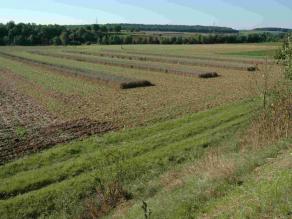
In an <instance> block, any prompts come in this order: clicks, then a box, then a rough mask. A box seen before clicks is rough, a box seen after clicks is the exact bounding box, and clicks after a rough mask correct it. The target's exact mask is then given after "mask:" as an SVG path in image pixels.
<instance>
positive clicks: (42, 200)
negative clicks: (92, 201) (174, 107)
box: [0, 102, 254, 218]
mask: <svg viewBox="0 0 292 219" xmlns="http://www.w3.org/2000/svg"><path fill="white" fill-rule="evenodd" d="M253 109H254V107H253V106H252V104H251V103H250V102H244V103H240V104H237V105H236V104H235V105H229V106H225V107H221V108H216V109H212V110H210V111H206V112H201V113H197V114H193V115H190V116H186V117H183V118H181V119H177V120H171V121H167V122H163V123H159V124H155V125H152V126H148V127H146V128H139V129H132V130H125V131H122V132H117V133H112V134H107V135H104V136H102V137H94V138H90V139H87V140H84V141H77V142H73V143H71V144H67V145H61V146H58V147H55V148H53V149H50V150H47V151H45V152H43V153H40V154H35V155H32V156H29V157H27V158H25V159H21V160H18V161H15V162H12V163H9V164H7V165H5V166H2V167H0V173H1V184H0V194H1V199H2V200H1V201H0V214H1V215H3V216H4V217H5V218H21V217H24V218H29V217H38V216H41V215H51V214H61V213H66V214H67V215H72V214H73V215H74V212H72V211H74V210H76V209H78V208H77V207H76V206H78V207H80V205H81V204H80V201H81V200H82V199H83V198H84V197H85V196H88V195H90V194H92V191H94V189H95V188H96V187H97V186H98V184H97V180H99V179H101V180H102V181H103V182H104V183H105V184H106V183H110V182H111V181H113V180H115V179H116V178H117V177H118V179H119V180H120V181H121V183H122V184H123V185H127V186H126V188H127V189H128V191H129V192H130V193H132V194H134V196H135V195H136V194H139V193H141V194H140V195H143V194H145V193H147V192H146V191H144V192H143V191H141V190H143V189H144V188H143V187H144V186H143V185H144V183H146V182H148V181H149V180H151V179H153V177H155V176H159V175H160V174H162V173H163V172H165V171H167V170H169V169H171V168H173V167H175V166H179V165H182V164H185V163H188V162H193V161H194V160H198V159H200V158H201V157H202V156H203V154H205V153H206V152H208V151H209V150H212V148H213V147H217V146H218V145H219V144H220V142H222V141H224V140H225V139H228V138H229V137H230V136H232V135H233V134H234V133H235V131H236V130H238V128H239V127H242V126H243V125H244V124H246V123H247V122H248V119H249V117H250V113H251V111H252V110H253ZM139 191H140V192H139ZM79 210H80V209H79ZM64 211H65V212H64Z"/></svg>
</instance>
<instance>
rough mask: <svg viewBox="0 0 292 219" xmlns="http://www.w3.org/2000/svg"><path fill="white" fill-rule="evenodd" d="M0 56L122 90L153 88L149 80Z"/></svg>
mask: <svg viewBox="0 0 292 219" xmlns="http://www.w3.org/2000/svg"><path fill="white" fill-rule="evenodd" d="M0 55H1V56H3V57H6V58H9V59H13V60H17V61H20V62H25V63H28V64H37V65H41V66H45V67H49V68H50V69H53V70H56V71H61V72H64V71H65V73H70V74H73V75H75V76H85V77H88V78H93V79H96V80H99V81H103V82H106V83H111V84H114V85H118V86H119V87H120V88H121V89H128V88H135V87H146V86H152V83H151V82H149V81H147V80H135V79H131V78H127V77H123V76H117V75H111V74H110V73H108V72H101V71H92V70H88V69H81V68H76V67H69V66H65V65H62V64H52V63H49V62H45V61H40V60H34V59H31V58H27V57H22V56H17V55H14V54H9V53H5V52H0Z"/></svg>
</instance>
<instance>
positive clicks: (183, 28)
mask: <svg viewBox="0 0 292 219" xmlns="http://www.w3.org/2000/svg"><path fill="white" fill-rule="evenodd" d="M108 25H109V26H111V25H112V24H108ZM119 25H120V26H121V27H122V29H123V30H128V31H132V32H133V31H158V32H188V33H238V32H239V31H238V30H234V29H232V28H229V27H216V26H200V25H195V26H189V25H158V24H119Z"/></svg>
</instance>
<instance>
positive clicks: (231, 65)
mask: <svg viewBox="0 0 292 219" xmlns="http://www.w3.org/2000/svg"><path fill="white" fill-rule="evenodd" d="M65 52H66V53H74V54H82V55H91V56H97V57H108V58H116V59H124V60H125V59H127V60H136V61H139V62H141V63H143V62H152V63H168V64H175V65H177V66H179V65H189V66H201V67H219V68H226V69H235V70H244V71H245V70H247V69H248V68H249V67H251V66H253V65H251V63H240V62H237V63H235V62H230V61H228V60H214V59H212V58H209V59H207V58H206V59H202V58H190V57H189V58H188V59H187V58H184V59H182V58H180V57H177V58H174V57H171V56H170V57H167V56H163V55H157V56H153V55H147V54H144V55H142V54H141V55H140V56H139V55H127V53H125V54H122V53H114V52H112V53H106V52H82V51H73V50H71V51H67V50H66V51H65ZM115 62H117V61H115ZM133 63H136V62H133ZM253 64H255V63H253ZM167 70H169V72H170V71H171V69H167Z"/></svg>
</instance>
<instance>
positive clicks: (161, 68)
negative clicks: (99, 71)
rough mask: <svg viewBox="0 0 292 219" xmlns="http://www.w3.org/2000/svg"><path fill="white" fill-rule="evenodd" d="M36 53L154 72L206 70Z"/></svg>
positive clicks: (187, 72) (183, 72) (189, 72)
mask: <svg viewBox="0 0 292 219" xmlns="http://www.w3.org/2000/svg"><path fill="white" fill-rule="evenodd" d="M32 53H34V54H38V55H43V56H51V57H58V58H65V59H70V60H75V61H81V62H90V63H95V64H102V65H109V66H117V67H122V68H132V69H139V70H147V71H154V72H163V73H171V74H177V75H183V76H198V75H200V74H203V73H205V72H197V71H193V70H185V69H182V68H181V69H179V68H175V67H171V66H167V65H166V66H165V65H161V64H160V63H145V62H140V63H139V62H136V61H135V62H134V61H126V60H119V59H109V58H103V57H94V58H93V57H90V56H76V55H68V54H60V53H59V54H58V53H48V52H40V51H32Z"/></svg>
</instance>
